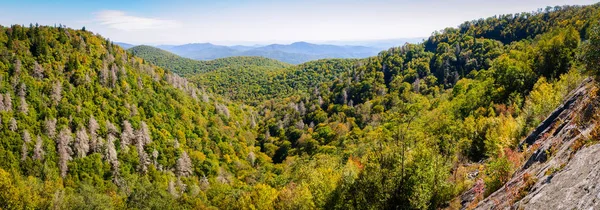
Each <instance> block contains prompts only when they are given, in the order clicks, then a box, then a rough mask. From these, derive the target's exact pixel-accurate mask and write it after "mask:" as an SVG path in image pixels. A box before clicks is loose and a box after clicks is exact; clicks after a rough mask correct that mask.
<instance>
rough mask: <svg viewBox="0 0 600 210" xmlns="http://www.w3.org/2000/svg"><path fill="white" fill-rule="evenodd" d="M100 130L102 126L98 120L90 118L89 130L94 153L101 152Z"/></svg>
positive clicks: (91, 148) (91, 147)
mask: <svg viewBox="0 0 600 210" xmlns="http://www.w3.org/2000/svg"><path fill="white" fill-rule="evenodd" d="M98 129H100V125H98V122H97V121H96V118H94V115H92V116H90V120H89V122H88V130H89V132H90V150H91V151H92V152H99V151H100V145H99V142H98Z"/></svg>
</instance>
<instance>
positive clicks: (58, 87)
mask: <svg viewBox="0 0 600 210" xmlns="http://www.w3.org/2000/svg"><path fill="white" fill-rule="evenodd" d="M62 88H63V87H62V83H61V82H60V81H56V82H55V83H54V84H53V85H52V94H51V95H50V99H52V104H54V105H57V104H58V103H60V100H62Z"/></svg>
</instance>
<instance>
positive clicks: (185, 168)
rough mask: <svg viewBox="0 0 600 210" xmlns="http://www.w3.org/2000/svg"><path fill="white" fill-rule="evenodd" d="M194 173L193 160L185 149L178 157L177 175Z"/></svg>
mask: <svg viewBox="0 0 600 210" xmlns="http://www.w3.org/2000/svg"><path fill="white" fill-rule="evenodd" d="M192 173H193V171H192V160H190V157H189V156H188V154H187V152H185V151H183V152H182V153H181V156H180V157H179V159H177V175H178V176H189V175H192Z"/></svg>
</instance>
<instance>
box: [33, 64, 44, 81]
mask: <svg viewBox="0 0 600 210" xmlns="http://www.w3.org/2000/svg"><path fill="white" fill-rule="evenodd" d="M33 77H35V78H36V79H43V78H44V68H42V66H41V65H40V64H38V62H37V61H36V62H35V63H34V64H33Z"/></svg>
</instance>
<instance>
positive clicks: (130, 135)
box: [121, 120, 136, 148]
mask: <svg viewBox="0 0 600 210" xmlns="http://www.w3.org/2000/svg"><path fill="white" fill-rule="evenodd" d="M135 138H136V136H135V133H134V132H133V127H131V123H129V121H127V120H125V121H123V132H121V148H125V147H127V146H129V145H130V144H131V143H132V142H133V140H135Z"/></svg>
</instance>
